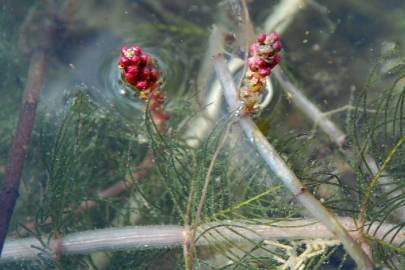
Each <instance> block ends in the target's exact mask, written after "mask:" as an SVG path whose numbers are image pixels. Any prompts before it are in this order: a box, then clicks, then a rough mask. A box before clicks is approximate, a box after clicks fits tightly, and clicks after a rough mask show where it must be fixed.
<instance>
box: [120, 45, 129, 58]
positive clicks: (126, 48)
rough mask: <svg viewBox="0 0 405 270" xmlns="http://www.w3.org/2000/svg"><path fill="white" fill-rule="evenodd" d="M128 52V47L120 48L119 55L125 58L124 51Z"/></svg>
mask: <svg viewBox="0 0 405 270" xmlns="http://www.w3.org/2000/svg"><path fill="white" fill-rule="evenodd" d="M127 50H128V47H122V48H121V55H124V56H125V53H126V51H127Z"/></svg>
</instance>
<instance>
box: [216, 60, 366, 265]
mask: <svg viewBox="0 0 405 270" xmlns="http://www.w3.org/2000/svg"><path fill="white" fill-rule="evenodd" d="M214 65H215V70H216V72H217V75H218V78H219V80H220V81H221V84H222V87H223V89H224V94H225V99H226V101H227V103H228V105H229V107H230V111H235V110H237V109H238V103H239V101H238V99H237V90H236V87H235V84H234V82H233V78H232V75H231V74H230V72H229V70H228V67H227V65H226V62H225V59H224V57H223V55H217V56H215V58H214ZM239 123H240V125H241V127H242V130H243V131H244V133H245V134H246V136H247V137H248V139H249V141H250V142H252V144H254V146H255V148H256V149H257V151H258V153H259V154H260V155H261V156H262V158H263V159H264V161H265V162H266V163H267V165H268V166H269V167H270V169H271V170H272V171H273V172H274V173H275V174H276V175H277V176H278V178H279V179H280V180H281V181H282V182H283V183H284V184H285V186H286V187H287V188H288V189H289V190H290V191H291V192H292V193H293V194H294V196H295V198H296V199H297V201H299V202H300V203H301V204H302V205H303V206H304V207H305V208H306V209H307V210H308V211H309V212H310V213H311V214H312V215H313V216H314V217H316V218H317V219H319V220H320V221H321V222H322V223H323V224H324V225H325V227H327V228H328V229H329V230H330V231H331V232H333V234H335V235H336V237H337V238H338V239H339V240H340V241H341V242H342V244H343V246H344V247H345V249H346V251H347V252H348V253H349V254H350V256H351V257H352V258H353V259H354V260H355V261H356V263H357V265H358V267H359V268H361V269H370V270H371V269H373V263H372V261H371V260H370V258H369V257H368V256H367V255H366V254H365V252H364V251H363V250H362V249H361V247H360V246H359V244H358V243H357V242H356V241H355V239H354V238H352V237H351V236H350V234H349V233H348V232H347V231H346V230H345V228H344V227H343V226H342V225H341V224H340V222H339V221H338V220H337V218H336V216H335V215H334V214H333V213H330V212H329V211H328V210H327V209H326V208H325V207H324V206H323V205H322V204H321V203H320V202H319V201H318V200H317V199H316V198H315V197H314V196H313V195H312V194H311V193H310V192H309V191H308V189H307V188H306V187H305V186H304V185H303V184H302V183H301V182H300V180H299V179H298V178H297V176H296V175H295V174H294V172H293V171H292V170H291V169H290V168H289V167H288V165H287V164H286V163H285V162H284V160H283V159H282V158H281V157H280V155H279V154H278V153H277V152H276V150H275V149H274V148H273V146H272V145H271V144H270V143H269V142H268V141H267V139H266V137H265V136H264V135H263V134H262V133H261V132H260V130H259V128H258V127H257V126H256V124H255V123H254V122H253V121H252V120H251V119H250V117H243V118H241V119H240V120H239Z"/></svg>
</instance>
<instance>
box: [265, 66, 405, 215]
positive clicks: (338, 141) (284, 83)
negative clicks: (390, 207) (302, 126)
mask: <svg viewBox="0 0 405 270" xmlns="http://www.w3.org/2000/svg"><path fill="white" fill-rule="evenodd" d="M273 74H274V77H275V78H276V79H277V81H278V82H279V83H280V85H281V87H282V88H283V90H284V91H285V92H286V93H287V94H289V96H290V99H291V101H292V103H293V104H294V105H295V106H297V108H298V109H299V110H300V111H302V112H303V113H304V115H305V116H306V117H307V118H308V119H310V120H311V121H312V122H313V123H314V124H316V125H318V126H319V127H320V129H321V130H322V131H323V132H325V134H326V135H327V136H328V137H329V138H330V140H331V141H332V142H333V143H334V144H335V145H336V146H338V148H339V150H340V151H341V152H342V154H343V155H344V156H345V157H346V159H347V160H349V161H350V160H353V158H354V153H353V149H352V148H351V147H350V145H348V144H347V135H346V134H345V133H344V132H343V131H342V130H341V129H340V128H339V127H338V126H337V125H336V124H335V123H334V122H333V121H331V120H330V119H329V118H328V117H326V116H325V113H324V112H322V111H321V110H320V109H319V108H318V107H317V106H316V105H315V104H314V103H312V102H311V101H310V100H309V99H308V98H307V97H306V96H305V95H304V93H303V91H302V90H301V89H299V88H298V87H296V86H295V85H294V84H292V83H291V82H290V80H289V79H288V77H287V76H286V75H285V74H284V73H283V71H282V70H281V69H280V68H276V69H275V70H274V72H273ZM364 157H365V158H364V160H365V163H366V165H367V167H368V168H369V169H370V172H371V173H372V174H373V175H377V174H380V177H379V181H378V183H381V187H382V189H383V190H384V192H386V193H387V194H388V198H395V197H397V196H398V195H400V194H401V191H400V190H398V189H397V185H393V184H392V182H393V179H392V178H391V177H390V176H389V174H387V173H386V172H385V171H384V172H379V168H378V166H377V162H376V160H375V159H374V158H373V157H372V156H370V155H369V154H367V153H365V154H364ZM393 212H394V213H396V214H395V216H396V217H398V219H399V220H400V221H401V222H404V221H405V206H400V207H398V208H397V209H395V210H394V211H393Z"/></svg>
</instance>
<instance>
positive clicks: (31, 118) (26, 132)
mask: <svg viewBox="0 0 405 270" xmlns="http://www.w3.org/2000/svg"><path fill="white" fill-rule="evenodd" d="M42 27H43V28H44V30H43V33H42V34H44V37H43V40H42V41H41V44H39V45H38V48H35V49H34V50H33V51H32V54H31V57H30V64H29V68H28V78H27V83H26V85H25V89H24V92H23V98H22V105H21V109H20V114H19V117H18V123H17V128H16V131H15V136H14V139H13V142H12V145H11V148H10V152H9V158H8V165H7V170H6V175H5V178H4V182H3V186H2V187H1V190H0V205H1V207H0V254H1V252H2V248H3V244H4V241H5V238H6V235H7V232H8V228H9V225H10V220H11V216H12V214H13V212H14V207H15V204H16V201H17V198H18V196H19V191H18V190H19V187H20V182H21V175H22V171H23V168H24V161H25V158H26V155H27V151H28V149H29V145H30V141H31V134H32V130H33V127H34V122H35V113H36V109H37V105H38V102H39V99H40V95H41V90H42V87H43V83H44V78H45V72H46V64H47V54H48V50H49V47H50V44H51V41H52V38H53V32H54V26H53V25H52V23H48V24H45V23H44V25H43V26H42Z"/></svg>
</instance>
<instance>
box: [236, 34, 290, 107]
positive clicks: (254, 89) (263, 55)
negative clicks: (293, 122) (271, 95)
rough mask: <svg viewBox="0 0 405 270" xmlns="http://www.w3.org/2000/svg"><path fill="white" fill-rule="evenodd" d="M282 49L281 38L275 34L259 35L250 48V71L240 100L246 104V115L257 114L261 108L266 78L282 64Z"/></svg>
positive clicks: (248, 62)
mask: <svg viewBox="0 0 405 270" xmlns="http://www.w3.org/2000/svg"><path fill="white" fill-rule="evenodd" d="M282 48H283V45H282V43H281V41H280V37H279V36H278V34H277V33H275V32H272V33H270V34H268V35H265V34H264V33H259V35H258V36H257V39H256V42H254V43H253V44H252V45H251V46H250V47H249V58H248V60H247V66H248V70H247V72H246V74H245V78H244V80H243V82H242V87H241V89H240V92H239V98H240V99H241V101H243V102H244V104H245V109H244V111H245V112H246V113H248V114H249V113H254V112H257V110H258V108H259V107H260V106H259V103H260V102H261V101H262V98H263V89H264V86H265V84H266V77H267V76H269V75H270V74H271V70H272V69H273V68H274V67H275V66H276V65H277V64H278V63H280V61H281V54H280V50H281V49H282Z"/></svg>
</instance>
